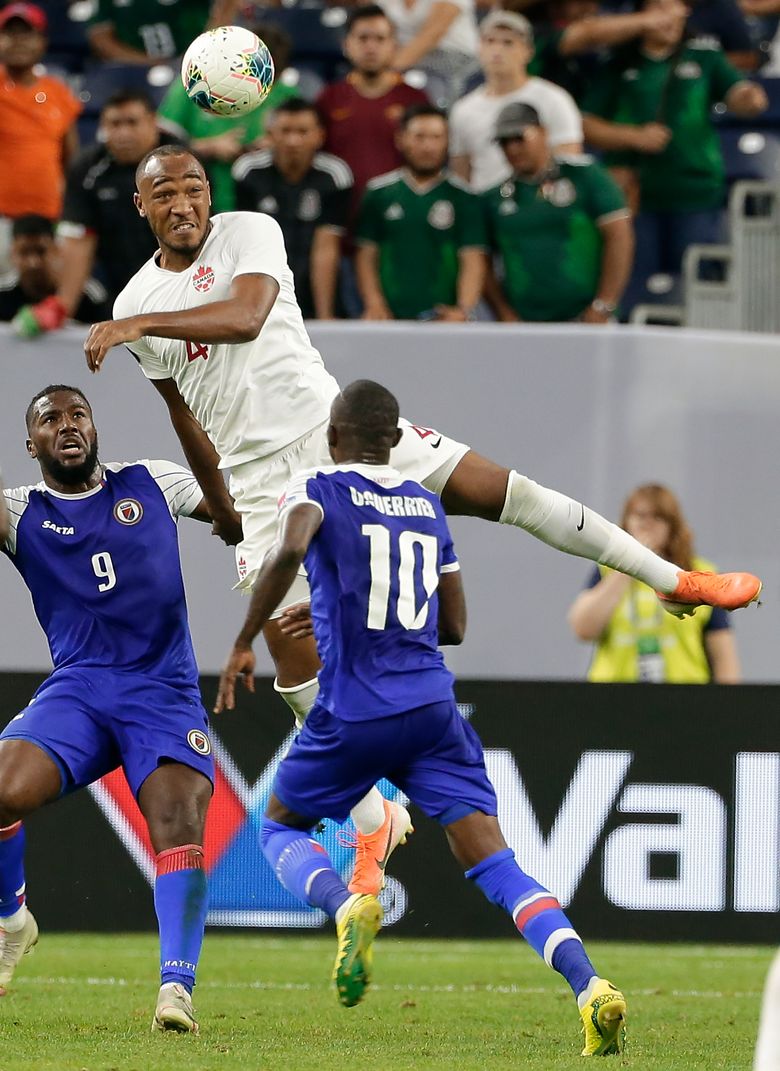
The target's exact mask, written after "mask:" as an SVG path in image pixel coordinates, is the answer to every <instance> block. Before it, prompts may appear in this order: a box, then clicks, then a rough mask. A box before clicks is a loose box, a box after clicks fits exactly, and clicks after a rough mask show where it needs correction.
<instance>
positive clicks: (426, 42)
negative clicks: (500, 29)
mask: <svg viewBox="0 0 780 1071" xmlns="http://www.w3.org/2000/svg"><path fill="white" fill-rule="evenodd" d="M459 14H460V8H459V7H458V5H457V4H451V3H450V2H449V0H436V2H435V3H434V4H432V5H431V10H430V13H429V15H428V18H427V19H426V20H425V22H424V23H423V25H422V26H421V27H420V29H419V30H418V32H417V33H416V34H415V36H414V37H413V38H412V40H411V41H409V42H408V43H407V44H405V45H404V46H403V47H402V48H399V49H398V51H397V52H396V54H395V58H394V59H393V66H394V67H395V68H396V70H399V71H406V70H408V69H409V68H410V67H414V65H415V63H417V62H419V60H421V59H422V58H423V56H427V55H428V53H429V52H430V51H431V50H432V49H434V48H436V46H437V45H438V43H439V41H441V39H442V37H444V35H445V33H446V32H447V30H449V28H450V26H452V24H453V22H454V21H455V19H456V18H457V17H458V15H459Z"/></svg>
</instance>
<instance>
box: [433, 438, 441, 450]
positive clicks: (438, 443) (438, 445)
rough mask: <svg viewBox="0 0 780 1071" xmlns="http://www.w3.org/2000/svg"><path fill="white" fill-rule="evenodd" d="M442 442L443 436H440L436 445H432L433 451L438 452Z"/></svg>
mask: <svg viewBox="0 0 780 1071" xmlns="http://www.w3.org/2000/svg"><path fill="white" fill-rule="evenodd" d="M441 440H442V436H441V435H440V436H439V438H438V439H437V440H436V442H435V443H431V450H438V449H439V447H440V446H441Z"/></svg>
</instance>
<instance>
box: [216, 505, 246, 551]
mask: <svg viewBox="0 0 780 1071" xmlns="http://www.w3.org/2000/svg"><path fill="white" fill-rule="evenodd" d="M211 534H212V535H215V536H216V537H217V538H218V539H221V540H222V542H223V543H224V544H225V546H226V547H236V546H238V544H239V543H240V542H241V540H242V539H243V538H244V530H243V528H242V526H241V514H240V513H238V512H237V511H236V510H233V511H232V513H220V515H219V516H218V517H214V519H213V520H212V522H211Z"/></svg>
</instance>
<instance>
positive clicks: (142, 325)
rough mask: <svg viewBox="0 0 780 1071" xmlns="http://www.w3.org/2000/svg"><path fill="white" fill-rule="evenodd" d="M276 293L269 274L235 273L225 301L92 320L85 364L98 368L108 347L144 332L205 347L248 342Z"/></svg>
mask: <svg viewBox="0 0 780 1071" xmlns="http://www.w3.org/2000/svg"><path fill="white" fill-rule="evenodd" d="M278 293H279V284H278V283H277V281H276V280H275V279H272V278H271V277H270V276H268V275H239V276H238V277H237V278H235V279H234V280H233V282H232V283H231V286H230V297H228V298H227V299H226V300H225V301H214V302H211V303H210V304H208V305H198V306H196V307H195V308H193V309H180V310H179V311H177V312H154V313H142V314H141V315H139V316H129V317H127V318H126V319H123V320H104V321H103V322H102V323H98V324H93V325H92V327H91V328H90V329H89V334H88V335H87V338H86V341H85V342H84V353H85V354H86V358H87V366H88V367H89V370H90V371H91V372H99V371H100V368H101V366H102V364H103V361H104V360H105V358H106V354H107V353H108V351H109V350H110V349H113V347H114V346H120V345H122V344H123V343H125V342H137V341H138V339H139V338H142V337H143V336H144V335H156V336H157V337H158V338H177V339H181V340H182V341H186V340H188V339H193V338H196V339H197V340H198V342H200V343H203V344H205V345H210V344H213V343H225V344H227V345H231V344H234V343H238V342H251V341H252V340H253V339H255V338H257V336H258V335H259V334H260V331H261V330H262V327H263V324H264V323H265V321H266V319H267V317H268V313H269V312H270V311H271V307H272V305H273V303H274V301H276V295H277V294H278Z"/></svg>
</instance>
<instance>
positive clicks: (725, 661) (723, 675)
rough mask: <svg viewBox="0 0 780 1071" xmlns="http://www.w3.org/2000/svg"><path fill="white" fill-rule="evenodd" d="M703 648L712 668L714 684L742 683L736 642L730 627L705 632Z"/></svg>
mask: <svg viewBox="0 0 780 1071" xmlns="http://www.w3.org/2000/svg"><path fill="white" fill-rule="evenodd" d="M704 648H705V650H706V652H707V659H708V661H709V663H710V668H711V670H712V679H713V681H714V682H715V683H716V684H741V683H742V667H741V666H740V664H739V655H738V654H737V644H736V641H735V639H734V633H733V632H732V631H731V629H730V628H719V629H715V631H713V632H705V633H704Z"/></svg>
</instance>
